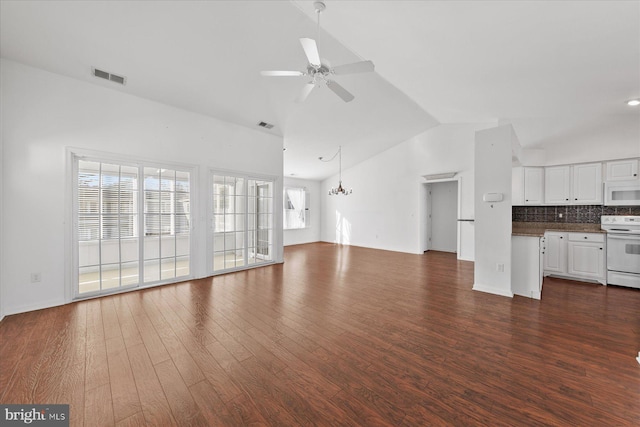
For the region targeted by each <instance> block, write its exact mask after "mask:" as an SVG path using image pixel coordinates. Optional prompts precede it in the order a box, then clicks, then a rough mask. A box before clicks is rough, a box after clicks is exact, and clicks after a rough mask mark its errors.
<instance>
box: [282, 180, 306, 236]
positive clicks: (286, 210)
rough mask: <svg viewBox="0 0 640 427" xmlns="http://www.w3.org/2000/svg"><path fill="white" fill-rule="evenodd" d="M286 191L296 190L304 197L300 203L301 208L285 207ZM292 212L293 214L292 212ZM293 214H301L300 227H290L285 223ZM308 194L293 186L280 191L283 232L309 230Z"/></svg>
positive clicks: (302, 189)
mask: <svg viewBox="0 0 640 427" xmlns="http://www.w3.org/2000/svg"><path fill="white" fill-rule="evenodd" d="M287 190H296V191H300V192H301V193H302V194H303V195H304V197H303V200H302V201H301V204H302V206H301V207H300V208H299V209H296V208H295V207H293V206H291V207H288V206H287V198H288V196H287ZM292 211H293V212H292ZM295 212H299V213H298V214H297V215H300V213H301V214H302V216H303V217H304V218H303V220H302V223H303V224H302V227H291V226H290V224H289V223H288V221H287V217H288V216H289V215H294V214H295ZM309 219H310V218H309V192H308V191H307V189H306V188H305V187H293V186H285V187H283V189H282V228H283V230H303V229H306V228H309Z"/></svg>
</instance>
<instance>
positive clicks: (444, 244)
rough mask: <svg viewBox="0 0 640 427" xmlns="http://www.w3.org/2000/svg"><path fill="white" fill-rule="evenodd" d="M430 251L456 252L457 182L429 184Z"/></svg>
mask: <svg viewBox="0 0 640 427" xmlns="http://www.w3.org/2000/svg"><path fill="white" fill-rule="evenodd" d="M430 192H431V203H430V208H429V209H428V210H430V211H431V221H430V222H431V227H428V228H430V229H431V236H430V237H431V241H430V245H429V246H430V247H429V248H430V249H431V250H435V251H443V252H453V253H456V252H457V250H458V218H457V215H458V182H457V181H448V182H436V183H432V184H431V191H430Z"/></svg>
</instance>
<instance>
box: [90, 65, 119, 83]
mask: <svg viewBox="0 0 640 427" xmlns="http://www.w3.org/2000/svg"><path fill="white" fill-rule="evenodd" d="M92 71H93V75H94V76H96V77H99V78H101V79H105V80H110V81H112V82H114V83H118V84H121V85H124V84H125V83H126V82H127V78H126V77H122V76H118V75H117V74H111V73H107V72H106V71H102V70H98V69H97V68H92Z"/></svg>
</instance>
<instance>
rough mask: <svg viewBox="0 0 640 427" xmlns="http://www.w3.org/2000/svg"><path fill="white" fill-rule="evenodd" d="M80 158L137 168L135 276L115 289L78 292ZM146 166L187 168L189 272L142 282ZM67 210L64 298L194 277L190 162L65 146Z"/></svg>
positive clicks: (194, 184) (193, 169)
mask: <svg viewBox="0 0 640 427" xmlns="http://www.w3.org/2000/svg"><path fill="white" fill-rule="evenodd" d="M80 160H84V161H93V162H99V163H113V164H118V165H123V166H131V167H137V168H138V171H139V172H138V188H137V192H138V200H137V208H138V211H137V212H138V213H137V216H138V221H137V228H138V239H139V242H138V245H139V247H138V262H139V273H138V276H139V280H138V283H137V284H136V285H130V286H122V287H119V288H113V289H115V290H114V291H113V292H111V291H105V290H102V291H94V292H86V293H82V294H81V293H80V292H79V286H78V284H79V283H78V281H79V255H78V242H79V240H78V187H77V177H78V162H79V161H80ZM145 167H147V168H158V169H171V170H176V171H182V172H188V173H189V177H190V179H189V181H190V182H189V185H190V189H189V194H190V201H189V205H190V206H189V209H190V224H189V238H190V241H189V275H186V276H179V277H173V278H168V279H165V280H162V279H161V280H158V281H154V282H148V283H145V282H144V262H145V259H144V251H143V246H144V236H145V233H144V169H145ZM67 171H68V174H67V187H66V188H67V189H68V190H67V192H66V194H67V196H66V198H67V200H68V203H67V212H66V217H67V218H68V221H67V226H66V236H68V238H66V241H65V249H66V251H65V253H66V254H68V256H67V262H66V265H67V267H66V272H65V278H66V279H65V282H66V287H65V289H66V291H65V299H66V300H67V301H71V300H82V299H88V298H93V297H96V296H103V295H112V294H117V293H121V292H127V291H130V290H134V289H143V288H148V287H154V286H159V285H165V284H169V283H177V282H182V281H186V280H191V279H193V277H194V250H195V248H196V247H197V242H196V238H195V237H196V236H197V233H196V232H195V231H196V226H195V220H196V212H197V202H198V191H199V190H198V188H199V187H198V167H197V166H194V165H188V164H182V163H173V162H159V161H157V160H149V159H144V158H136V157H133V156H124V155H119V154H114V153H106V152H101V151H93V150H86V149H80V148H73V147H68V148H67ZM174 258H178V256H177V255H174Z"/></svg>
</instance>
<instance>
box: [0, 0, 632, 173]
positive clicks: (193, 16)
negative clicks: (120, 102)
mask: <svg viewBox="0 0 640 427" xmlns="http://www.w3.org/2000/svg"><path fill="white" fill-rule="evenodd" d="M325 3H326V4H327V10H326V11H325V12H324V13H323V14H322V18H321V19H322V20H321V32H320V35H319V37H318V36H317V33H316V29H317V27H316V22H315V19H316V16H315V12H314V9H313V2H312V1H298V0H295V1H238V0H235V1H195V2H191V1H173V2H171V1H136V2H133V1H128V2H124V1H122V2H119V1H75V2H66V1H43V2H34V1H19V2H18V1H2V2H1V3H0V7H1V9H0V54H1V56H2V57H5V58H8V59H11V60H15V61H18V62H22V63H25V64H28V65H32V66H36V67H40V68H43V69H46V70H49V71H53V72H56V73H60V74H63V75H67V76H70V77H74V78H77V79H80V80H84V81H87V82H91V83H93V84H98V85H102V86H106V87H110V88H113V89H114V90H120V91H123V92H127V93H130V94H133V95H136V96H140V97H144V98H148V99H153V100H156V101H159V102H163V103H166V104H169V105H174V106H176V107H180V108H184V109H187V110H190V111H194V112H197V113H201V114H206V115H209V116H213V117H218V118H221V119H223V120H227V121H230V122H233V123H237V124H240V125H243V126H249V127H253V128H256V129H258V128H257V127H256V123H257V122H259V121H266V122H270V123H274V124H275V125H276V126H275V127H274V129H272V130H271V131H268V132H270V133H275V134H278V135H281V136H283V137H284V142H285V147H286V148H287V151H286V152H285V170H284V174H285V175H287V176H288V175H295V176H297V177H300V178H310V179H321V178H324V177H327V176H329V175H331V174H333V173H335V172H336V167H337V165H336V164H335V163H322V162H320V161H319V160H318V159H317V158H318V157H319V156H324V157H330V156H332V155H333V154H334V153H335V151H336V150H337V148H338V146H339V145H343V146H344V149H343V165H344V167H349V166H351V165H353V164H355V163H357V162H359V161H362V160H364V159H366V158H368V157H371V156H373V155H375V154H377V153H378V152H381V151H383V150H385V149H387V148H389V147H391V146H393V145H395V144H398V143H400V142H402V141H403V140H406V139H407V138H409V137H411V136H413V135H416V134H418V133H420V132H422V131H424V130H426V129H428V128H430V127H433V126H435V125H437V124H438V122H439V123H463V122H482V123H487V122H495V123H507V122H510V123H512V124H513V125H514V128H515V130H516V133H517V134H518V137H519V139H520V142H521V144H522V145H524V146H526V147H535V148H544V147H545V146H549V145H552V144H576V146H578V145H579V144H580V143H587V142H589V143H593V142H602V143H606V142H607V141H612V140H622V141H625V143H630V144H634V143H635V144H640V142H639V141H640V109H638V108H636V109H632V108H630V107H628V106H626V105H625V103H624V101H626V100H627V99H630V98H634V97H639V96H640V2H638V1H571V2H570V1H566V2H565V1H555V2H554V1H544V2H542V1H512V2H507V1H468V2H465V1H398V0H394V1H382V0H377V1H376V0H374V1H347V0H341V1H338V0H333V1H332V0H328V1H326V2H325ZM300 37H311V38H314V39H316V38H317V39H318V46H319V50H320V54H321V57H322V58H323V59H325V60H326V62H328V63H330V65H333V66H335V65H340V64H345V63H350V62H355V61H359V60H363V59H370V60H372V61H373V62H374V63H375V64H376V72H375V73H369V74H359V75H353V76H339V77H336V78H335V80H336V81H338V82H339V83H340V84H342V85H343V86H344V87H345V88H347V89H348V90H349V91H350V92H352V93H353V94H354V95H355V96H356V98H355V100H354V101H352V102H350V103H348V104H346V103H343V102H342V101H341V100H340V99H339V98H337V97H336V96H335V95H334V94H333V93H332V92H330V91H329V90H328V89H327V88H326V87H321V88H318V89H317V90H315V91H314V92H313V93H312V94H311V96H310V97H309V98H308V99H307V101H305V102H304V103H301V104H297V103H295V102H294V101H293V100H294V99H295V97H296V96H297V94H298V93H299V91H300V89H301V88H302V86H303V85H304V83H306V80H305V78H304V77H292V78H267V77H262V76H260V74H259V72H260V71H261V70H272V69H276V70H277V69H281V70H304V68H305V65H306V60H305V57H304V54H303V51H302V48H301V47H300V44H299V41H298V39H299V38H300ZM91 67H97V68H101V69H104V70H106V71H110V72H113V73H116V74H121V75H124V76H126V77H127V85H126V86H124V87H118V86H115V85H114V84H112V83H110V82H106V81H101V80H98V79H96V78H95V77H93V76H91V73H90V71H91Z"/></svg>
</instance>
